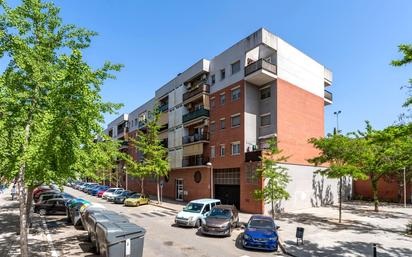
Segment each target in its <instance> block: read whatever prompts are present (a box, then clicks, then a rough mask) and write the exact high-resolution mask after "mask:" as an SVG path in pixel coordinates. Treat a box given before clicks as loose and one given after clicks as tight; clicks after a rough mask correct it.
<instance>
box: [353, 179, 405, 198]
mask: <svg viewBox="0 0 412 257" xmlns="http://www.w3.org/2000/svg"><path fill="white" fill-rule="evenodd" d="M411 187H412V184H411V182H409V183H407V186H406V199H407V201H408V202H409V203H410V202H411V194H412V193H411ZM353 194H354V197H355V198H362V199H365V200H367V199H368V200H369V199H373V193H372V186H371V182H370V180H356V181H354V182H353ZM378 197H379V200H381V201H388V202H403V187H402V186H401V185H400V184H399V183H398V182H397V181H388V180H385V179H380V180H379V182H378Z"/></svg>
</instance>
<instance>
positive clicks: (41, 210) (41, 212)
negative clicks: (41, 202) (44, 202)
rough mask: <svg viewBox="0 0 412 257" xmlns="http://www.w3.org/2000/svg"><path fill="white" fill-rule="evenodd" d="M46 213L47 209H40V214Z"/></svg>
mask: <svg viewBox="0 0 412 257" xmlns="http://www.w3.org/2000/svg"><path fill="white" fill-rule="evenodd" d="M46 213H47V211H46V210H45V209H40V210H39V214H40V215H42V216H43V215H46Z"/></svg>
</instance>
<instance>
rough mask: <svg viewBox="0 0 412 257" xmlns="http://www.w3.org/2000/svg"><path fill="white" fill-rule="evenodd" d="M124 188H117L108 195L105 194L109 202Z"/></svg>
mask: <svg viewBox="0 0 412 257" xmlns="http://www.w3.org/2000/svg"><path fill="white" fill-rule="evenodd" d="M124 191H125V190H124V189H118V190H116V191H115V192H113V193H112V194H110V195H109V196H107V201H109V202H113V201H114V198H115V197H117V196H119V195H121V194H122V193H123V192H124Z"/></svg>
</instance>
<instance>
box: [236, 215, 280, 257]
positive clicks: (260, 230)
mask: <svg viewBox="0 0 412 257" xmlns="http://www.w3.org/2000/svg"><path fill="white" fill-rule="evenodd" d="M278 229H279V227H278V226H276V224H275V222H274V220H273V218H272V217H268V216H263V215H253V216H252V217H250V219H249V222H248V223H247V225H246V227H245V232H244V233H243V242H242V245H243V247H245V248H252V249H262V250H269V251H277V250H278V244H279V241H278V240H279V239H278V232H277V230H278Z"/></svg>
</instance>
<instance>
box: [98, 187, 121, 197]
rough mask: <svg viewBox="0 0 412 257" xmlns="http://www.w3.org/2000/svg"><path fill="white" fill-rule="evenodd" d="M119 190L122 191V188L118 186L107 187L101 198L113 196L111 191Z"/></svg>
mask: <svg viewBox="0 0 412 257" xmlns="http://www.w3.org/2000/svg"><path fill="white" fill-rule="evenodd" d="M120 190H121V191H123V190H124V189H123V188H120V187H113V188H109V189H107V190H106V192H104V193H103V195H102V199H108V197H109V196H113V193H116V192H119V191H120Z"/></svg>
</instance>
